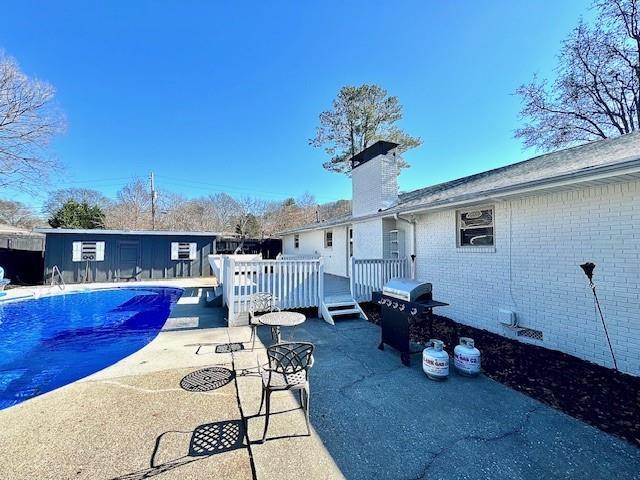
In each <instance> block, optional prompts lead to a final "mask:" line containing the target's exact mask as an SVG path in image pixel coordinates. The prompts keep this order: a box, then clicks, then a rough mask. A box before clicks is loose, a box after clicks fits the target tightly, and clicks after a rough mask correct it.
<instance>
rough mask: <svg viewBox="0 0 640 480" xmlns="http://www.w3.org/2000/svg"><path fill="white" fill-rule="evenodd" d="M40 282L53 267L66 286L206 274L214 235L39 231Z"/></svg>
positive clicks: (48, 229)
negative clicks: (41, 237)
mask: <svg viewBox="0 0 640 480" xmlns="http://www.w3.org/2000/svg"><path fill="white" fill-rule="evenodd" d="M36 231H37V232H39V233H43V234H44V235H45V236H46V239H45V255H44V266H45V268H44V281H45V283H49V282H50V281H51V277H52V272H53V268H54V266H57V267H58V269H59V270H60V272H61V273H62V278H63V279H64V281H65V283H87V282H117V281H135V280H155V279H158V280H162V279H170V278H185V277H208V276H211V267H210V266H209V262H208V260H207V255H209V254H213V253H216V238H217V237H218V234H217V233H213V232H173V231H159V230H135V231H134V230H97V229H96V230H81V229H63V228H43V229H37V230H36Z"/></svg>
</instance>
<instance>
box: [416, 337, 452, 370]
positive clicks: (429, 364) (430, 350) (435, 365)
mask: <svg viewBox="0 0 640 480" xmlns="http://www.w3.org/2000/svg"><path fill="white" fill-rule="evenodd" d="M422 370H423V371H424V373H426V374H427V377H429V378H430V379H432V380H446V378H447V377H448V376H449V354H448V353H447V352H445V351H444V343H443V342H442V341H441V340H435V339H431V340H429V341H428V342H427V348H425V349H424V350H423V351H422Z"/></svg>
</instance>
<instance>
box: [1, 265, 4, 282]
mask: <svg viewBox="0 0 640 480" xmlns="http://www.w3.org/2000/svg"><path fill="white" fill-rule="evenodd" d="M3 278H4V268H2V267H0V280H2V279H3Z"/></svg>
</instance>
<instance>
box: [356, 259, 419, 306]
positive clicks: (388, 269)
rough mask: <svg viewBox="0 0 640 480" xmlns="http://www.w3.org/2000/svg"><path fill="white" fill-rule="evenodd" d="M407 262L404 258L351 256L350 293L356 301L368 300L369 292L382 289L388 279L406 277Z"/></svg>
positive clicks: (369, 298) (369, 297)
mask: <svg viewBox="0 0 640 480" xmlns="http://www.w3.org/2000/svg"><path fill="white" fill-rule="evenodd" d="M408 272H409V262H408V261H407V259H406V258H401V259H382V258H353V257H351V278H350V282H351V295H352V296H353V298H354V299H355V300H356V301H357V302H370V301H371V294H372V293H373V292H375V291H378V290H382V287H383V286H384V284H385V283H387V282H388V281H389V280H390V279H392V278H396V277H406V276H408Z"/></svg>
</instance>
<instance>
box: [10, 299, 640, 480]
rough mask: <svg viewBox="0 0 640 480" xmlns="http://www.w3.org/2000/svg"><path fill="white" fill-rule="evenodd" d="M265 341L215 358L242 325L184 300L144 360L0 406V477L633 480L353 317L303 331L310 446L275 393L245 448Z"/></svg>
mask: <svg viewBox="0 0 640 480" xmlns="http://www.w3.org/2000/svg"><path fill="white" fill-rule="evenodd" d="M262 330H263V331H261V332H260V338H261V340H262V344H261V345H260V348H256V351H254V352H251V351H248V350H242V351H239V352H235V353H216V347H217V346H218V345H220V344H226V343H229V342H238V341H246V340H247V339H248V338H249V330H248V328H246V327H237V328H233V329H228V328H226V327H225V320H224V311H223V310H222V309H219V308H210V307H207V306H205V305H203V298H202V289H199V288H193V289H190V290H188V291H187V292H186V294H185V296H183V297H182V299H181V300H180V302H179V304H178V305H177V306H176V308H175V309H174V311H173V313H172V316H171V318H170V319H169V320H168V321H167V324H166V325H165V328H164V330H163V331H162V332H161V333H160V335H159V336H158V337H157V338H156V339H155V340H154V341H153V342H151V343H150V344H149V345H147V346H146V347H145V348H143V349H142V350H140V351H138V352H137V353H135V354H134V355H131V356H130V357H127V358H125V359H123V360H121V361H120V362H118V363H117V364H115V365H113V366H111V367H109V368H107V369H105V370H103V371H101V372H98V373H96V374H94V375H92V376H91V377H88V378H86V379H83V380H81V381H79V382H75V383H73V384H70V385H67V386H65V387H62V388H60V389H58V390H55V391H53V392H50V393H48V394H45V395H42V396H40V397H36V398H34V399H32V400H29V401H26V402H24V403H22V404H19V405H17V406H15V407H12V408H9V409H6V410H3V411H0V424H2V429H0V449H1V451H2V452H3V454H2V456H0V478H12V479H22V478H24V479H27V478H28V479H32V478H38V479H48V478H51V479H53V478H55V479H59V478H78V479H84V478H87V479H88V478H91V479H100V478H104V479H109V478H118V479H143V478H151V477H155V476H159V478H188V479H198V478H228V479H244V478H259V479H272V478H273V479H275V478H277V479H284V478H317V479H328V478H344V477H346V478H354V479H371V478H388V479H406V480H409V479H427V478H429V479H431V478H437V479H448V478H451V479H454V478H455V479H458V478H467V479H476V478H478V479H480V478H504V479H507V478H508V479H514V478H522V479H534V478H535V479H538V478H580V479H583V478H637V475H638V465H640V449H637V448H636V447H634V446H632V445H631V444H629V443H627V442H625V441H623V440H620V439H617V438H615V437H612V436H609V435H607V434H605V433H603V432H601V431H599V430H597V429H595V428H593V427H590V426H588V425H585V424H583V423H581V422H579V421H577V420H575V419H573V418H571V417H568V416H566V415H564V414H563V413H561V412H558V411H556V410H553V409H551V408H549V407H546V406H544V405H542V404H540V403H539V402H537V401H534V400H532V399H530V398H529V397H527V396H525V395H522V394H520V393H517V392H514V391H513V390H511V389H509V388H507V387H505V386H503V385H501V384H499V383H496V382H494V381H492V380H489V379H488V378H485V377H480V378H477V379H468V378H462V377H458V376H455V375H453V376H452V377H451V378H450V379H449V380H448V381H447V382H443V383H436V382H432V381H429V380H427V379H426V377H425V376H424V374H423V373H422V371H421V368H420V362H419V357H417V356H416V357H414V365H413V366H412V368H406V367H403V366H402V365H401V364H400V360H399V357H398V354H397V353H396V352H394V351H392V350H391V349H387V350H386V351H379V350H378V349H377V348H376V347H377V344H378V335H379V330H378V327H376V326H374V325H372V324H370V323H367V322H366V321H363V320H343V321H340V322H339V323H337V325H336V326H335V327H332V326H330V325H328V324H327V323H325V322H324V321H321V320H319V319H316V318H312V319H309V320H308V321H307V322H306V323H305V324H304V325H302V326H301V327H298V329H297V330H296V339H299V340H308V341H311V342H313V343H314V344H315V345H316V352H315V361H316V362H315V366H314V367H313V369H312V374H311V424H312V432H311V436H307V430H306V426H305V422H304V417H303V414H302V412H301V410H299V409H298V403H297V399H294V397H293V395H291V394H289V393H280V394H275V395H274V397H273V400H272V407H273V411H275V412H279V413H277V414H276V415H274V416H273V417H272V421H271V424H270V427H269V433H268V436H267V441H266V442H265V443H264V444H258V443H254V442H256V441H257V440H258V439H260V438H261V436H262V428H263V425H264V423H263V422H264V416H256V413H257V409H258V405H259V403H260V379H259V378H258V377H257V376H256V374H255V366H256V364H257V362H258V359H257V358H256V357H257V356H259V357H260V358H262V359H263V358H264V345H263V344H269V343H270V341H271V340H270V337H269V335H268V333H269V332H268V331H267V329H262ZM287 334H288V332H285V335H287ZM246 346H247V347H249V345H248V344H246ZM213 367H216V368H218V370H207V371H205V372H203V369H207V368H213ZM224 369H227V370H224ZM225 372H227V373H225ZM231 372H234V373H233V374H232V373H231ZM214 387H220V388H215V389H214ZM245 427H247V430H245Z"/></svg>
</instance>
